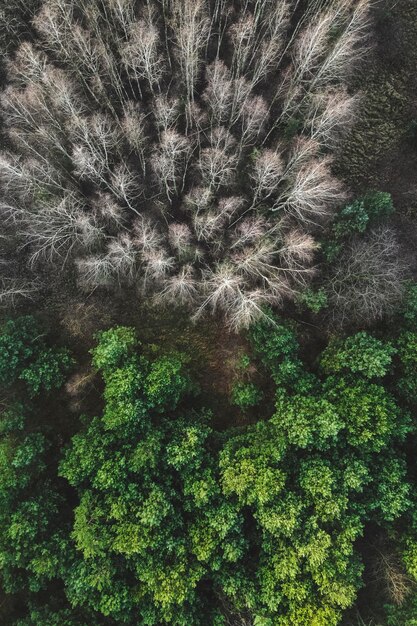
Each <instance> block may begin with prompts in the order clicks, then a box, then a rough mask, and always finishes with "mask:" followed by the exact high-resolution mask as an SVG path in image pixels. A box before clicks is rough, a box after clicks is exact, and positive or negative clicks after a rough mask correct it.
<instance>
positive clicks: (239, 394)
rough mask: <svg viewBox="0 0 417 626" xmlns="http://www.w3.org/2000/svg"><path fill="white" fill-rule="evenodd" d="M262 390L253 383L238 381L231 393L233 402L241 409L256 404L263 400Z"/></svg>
mask: <svg viewBox="0 0 417 626" xmlns="http://www.w3.org/2000/svg"><path fill="white" fill-rule="evenodd" d="M262 397H263V394H262V391H261V390H260V389H259V387H257V386H256V385H254V384H253V383H243V382H240V383H237V384H236V385H235V386H234V387H233V389H232V393H231V402H232V404H234V405H236V406H238V407H239V408H241V409H248V408H249V407H252V406H256V405H257V404H259V403H260V402H261V400H262Z"/></svg>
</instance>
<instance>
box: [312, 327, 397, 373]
mask: <svg viewBox="0 0 417 626" xmlns="http://www.w3.org/2000/svg"><path fill="white" fill-rule="evenodd" d="M395 353H396V349H395V348H394V347H393V346H392V344H391V343H389V342H383V341H380V340H378V339H376V338H375V337H372V336H371V335H369V334H368V333H366V332H360V333H357V334H356V335H352V336H351V337H348V338H347V339H345V340H343V339H333V340H332V341H330V343H329V345H328V347H327V348H326V350H324V352H323V353H322V355H321V359H320V363H321V366H322V368H323V370H324V371H325V372H326V373H327V374H335V373H339V372H345V373H347V372H352V373H353V374H362V375H363V376H365V377H366V378H375V377H381V376H385V374H386V373H387V371H388V370H389V368H390V366H391V362H392V356H393V355H394V354H395Z"/></svg>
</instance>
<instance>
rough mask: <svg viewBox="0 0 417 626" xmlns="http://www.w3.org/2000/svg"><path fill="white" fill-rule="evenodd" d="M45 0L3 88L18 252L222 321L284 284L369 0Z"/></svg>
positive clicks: (336, 194) (306, 232)
mask: <svg viewBox="0 0 417 626" xmlns="http://www.w3.org/2000/svg"><path fill="white" fill-rule="evenodd" d="M17 1H19V2H22V3H23V0H17ZM39 3H40V10H39V11H33V20H32V24H33V27H34V31H33V35H34V36H33V41H31V42H30V43H29V42H27V41H22V42H21V43H20V45H19V46H17V49H16V51H15V52H14V53H13V54H12V55H11V56H10V58H9V59H8V61H7V72H8V78H7V85H6V88H5V89H4V90H3V92H2V94H1V96H0V107H1V114H2V117H3V118H4V123H5V129H6V133H7V136H8V150H7V151H5V150H3V151H2V152H1V153H0V182H1V198H0V208H1V211H0V218H1V219H2V221H3V224H4V226H5V228H7V229H9V230H8V232H9V231H12V232H13V233H14V234H15V235H16V241H17V242H18V243H17V245H21V246H22V248H21V253H22V254H25V255H26V256H27V261H28V262H29V264H31V265H32V266H36V269H37V270H38V269H39V271H47V270H44V269H43V267H44V266H45V260H46V261H48V262H50V263H63V264H65V263H67V262H71V263H74V264H75V266H76V268H77V270H78V271H79V275H80V285H82V286H84V287H85V288H87V289H94V288H95V287H97V286H107V287H110V286H112V285H114V286H121V285H122V284H123V283H124V282H129V283H134V284H137V285H138V286H139V287H140V288H141V290H142V291H143V292H144V293H147V294H150V296H152V298H153V299H154V300H155V301H162V302H168V301H174V300H177V301H178V302H181V303H183V304H187V303H188V304H190V305H192V307H193V308H194V309H195V310H196V311H197V316H199V315H202V314H203V313H205V312H206V311H222V312H223V313H224V314H225V315H226V317H227V319H228V321H229V324H230V325H231V326H232V327H233V328H238V326H242V325H243V326H244V325H247V324H249V323H250V321H251V320H252V319H255V318H256V317H257V316H259V315H261V314H262V313H261V311H262V307H263V305H264V304H270V305H274V306H275V305H276V306H281V305H282V303H283V302H284V300H285V299H287V298H292V297H294V295H296V293H297V292H298V290H299V289H301V288H302V287H303V286H304V285H305V284H306V283H307V281H308V280H309V277H310V276H311V275H312V274H313V269H312V268H313V266H314V255H315V250H316V247H317V246H316V244H315V240H314V237H315V233H316V232H317V230H318V228H321V227H322V226H323V225H324V223H325V222H326V221H327V220H328V219H330V218H331V216H332V214H333V212H334V211H335V210H336V209H337V207H338V206H339V205H340V204H341V203H342V202H343V201H344V199H345V192H344V189H343V187H342V185H341V183H340V182H339V181H338V180H337V179H336V178H335V176H334V174H333V173H332V163H333V161H332V152H334V151H335V150H337V149H339V147H340V142H341V139H342V137H343V132H344V129H345V128H346V127H347V126H349V124H351V123H352V121H353V119H354V116H355V111H356V104H357V101H358V96H357V95H355V94H350V93H348V91H347V88H346V77H347V76H348V74H349V72H350V69H351V67H352V61H353V60H355V59H357V58H360V56H361V55H362V54H363V53H364V51H365V50H366V49H367V48H366V45H367V44H366V38H367V32H368V23H369V17H368V0H332V2H326V3H325V2H321V1H317V2H312V3H307V5H308V6H304V5H303V6H301V5H300V4H299V3H297V2H296V3H292V2H289V0H288V1H287V0H284V1H282V2H274V1H273V0H250V1H249V0H244V1H243V2H242V3H241V5H239V11H237V10H236V6H237V5H236V3H234V2H232V0H210V2H208V1H207V0H193V1H191V0H146V2H142V3H139V4H138V3H137V2H135V0H39ZM30 6H32V5H30ZM28 10H30V7H28ZM292 117H296V118H297V119H300V120H301V121H302V122H301V123H300V126H299V129H298V130H296V132H295V136H294V137H293V138H289V137H288V133H287V132H285V131H286V130H288V127H287V125H288V121H289V120H290V119H291V118H292ZM277 138H279V140H277ZM353 245H354V244H353V243H352V242H351V244H349V246H351V247H352V246H353ZM355 245H356V244H355ZM372 245H373V244H372ZM41 261H42V263H43V265H42V263H41ZM41 266H42V267H41ZM45 267H46V266H45ZM347 267H349V263H348V264H347ZM338 271H340V272H342V268H340V270H338ZM335 275H336V274H335ZM335 280H336V279H335ZM337 280H339V278H338V279H337ZM337 280H336V282H335V285H339V284H341V282H340V283H338V282H337ZM349 280H350V279H349ZM340 281H341V279H340ZM340 289H341V288H340ZM366 289H368V288H366ZM335 290H336V292H337V291H338V290H339V287H338V286H336V287H335ZM334 297H335V296H334Z"/></svg>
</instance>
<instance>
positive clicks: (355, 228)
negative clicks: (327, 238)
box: [333, 191, 394, 239]
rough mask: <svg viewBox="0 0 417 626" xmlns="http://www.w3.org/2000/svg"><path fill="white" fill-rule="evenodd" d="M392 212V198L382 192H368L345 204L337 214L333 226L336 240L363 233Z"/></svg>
mask: <svg viewBox="0 0 417 626" xmlns="http://www.w3.org/2000/svg"><path fill="white" fill-rule="evenodd" d="M393 212H394V206H393V204H392V198H391V195H390V194H389V193H386V192H383V191H375V192H370V193H368V194H366V195H365V196H363V197H362V198H359V199H358V200H354V201H353V202H352V203H351V204H347V205H346V206H345V207H343V209H342V210H341V211H340V213H339V214H338V216H337V218H336V220H335V224H334V226H333V236H334V237H335V238H336V239H341V238H343V237H348V236H350V235H353V234H356V233H364V232H365V230H366V229H367V227H368V225H369V224H371V223H372V222H375V221H376V220H378V219H381V218H384V217H388V216H389V215H391V214H392V213H393Z"/></svg>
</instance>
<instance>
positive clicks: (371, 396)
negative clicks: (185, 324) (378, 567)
mask: <svg viewBox="0 0 417 626" xmlns="http://www.w3.org/2000/svg"><path fill="white" fill-rule="evenodd" d="M398 328H399V330H398V331H397V332H395V333H393V334H392V336H391V338H390V341H387V340H383V339H381V338H379V337H377V336H375V335H371V334H368V333H365V332H359V333H357V334H355V335H352V336H348V337H346V338H341V337H335V338H334V339H331V340H330V342H329V344H328V346H327V347H326V348H325V350H324V351H322V353H321V354H320V355H319V357H318V359H317V363H316V365H315V366H314V368H310V367H307V366H306V365H305V363H304V362H303V360H302V358H301V356H300V349H299V343H298V339H297V334H296V328H295V327H293V326H291V325H288V324H283V323H282V322H280V321H279V320H276V319H273V318H271V317H270V314H267V318H265V320H264V321H261V322H258V323H257V324H256V325H255V326H253V327H252V328H251V331H250V341H251V344H252V349H253V353H252V356H251V357H250V358H251V359H252V360H254V363H256V362H258V369H259V371H262V372H263V377H264V379H265V378H266V377H271V379H272V380H273V381H274V385H275V408H274V412H273V414H272V416H271V417H269V418H267V419H266V420H261V421H258V422H256V423H254V424H253V425H248V426H246V427H244V428H240V429H229V430H227V431H224V432H222V433H220V432H217V431H216V430H215V429H213V426H212V415H211V412H210V411H208V410H207V409H204V407H203V406H202V404H201V400H200V394H199V390H198V386H197V385H196V384H195V383H193V381H192V378H191V376H190V372H189V371H188V365H187V363H188V358H187V357H186V356H185V354H180V353H176V352H168V353H167V352H160V351H159V350H158V349H157V347H155V346H153V347H148V346H146V345H144V346H142V345H140V343H139V341H138V339H137V336H136V333H135V331H134V330H133V329H132V328H128V327H116V328H113V329H110V330H107V331H104V332H102V333H100V334H99V336H98V337H97V346H96V347H95V348H94V349H93V350H92V362H93V367H94V368H95V369H96V370H97V371H98V372H99V373H100V375H101V376H102V377H103V380H104V391H103V399H104V409H103V412H102V413H101V415H96V416H95V417H87V416H85V417H84V418H83V426H82V428H81V430H79V432H77V433H76V434H75V435H74V436H73V438H72V441H71V444H70V445H69V447H68V448H67V450H66V451H65V452H64V453H63V454H62V453H61V454H59V452H58V449H57V447H56V442H55V443H54V438H53V436H52V437H51V433H50V432H49V429H48V427H47V426H45V425H43V424H42V420H41V419H40V417H39V416H38V413H39V411H40V410H41V407H42V404H38V403H37V401H36V396H38V395H39V394H46V393H48V392H49V391H50V390H51V389H52V388H56V387H59V386H60V385H61V384H62V381H63V376H64V373H65V371H66V370H67V368H68V362H69V357H68V355H67V353H66V352H65V351H63V350H62V349H55V348H50V347H49V346H48V347H47V346H46V344H45V338H43V337H42V335H39V329H38V328H37V327H36V323H35V322H34V320H33V318H27V317H26V318H25V317H24V318H17V319H16V320H15V321H13V322H8V323H7V324H6V325H5V326H4V329H3V332H2V335H1V336H0V342H1V344H2V345H3V346H4V347H5V349H4V355H3V357H2V358H3V359H4V366H3V369H2V371H4V372H5V373H6V371H7V368H6V364H7V363H10V368H9V370H8V376H7V377H6V376H5V375H3V377H2V384H3V388H4V389H5V390H6V389H9V391H8V400H7V402H6V408H5V410H4V412H3V414H2V419H1V432H2V434H1V437H2V439H1V449H2V452H1V458H2V472H1V485H0V492H1V494H2V502H3V504H2V515H1V520H0V523H1V537H2V543H1V546H0V565H1V575H2V580H3V587H4V589H5V590H6V591H7V592H8V593H16V592H17V591H19V590H20V591H22V592H23V593H24V594H25V595H26V596H27V598H28V602H29V603H30V606H29V605H28V611H29V612H28V616H27V617H26V618H24V616H22V619H21V620H20V621H18V622H17V624H18V626H22V625H23V624H25V625H26V623H34V624H43V623H46V621H45V622H42V620H43V619H44V620H50V622H48V623H57V624H58V623H63V624H64V623H68V624H80V623H84V622H83V621H82V620H87V622H86V623H89V624H90V623H97V624H100V623H101V620H103V619H104V620H106V619H110V622H109V623H114V624H131V625H132V626H133V624H135V625H136V624H144V625H145V624H146V625H148V626H151V625H155V626H157V625H160V624H176V625H177V626H188V625H189V624H196V625H197V624H201V625H203V624H204V625H205V624H208V623H209V624H216V625H218V626H220V625H226V624H234V623H239V621H238V620H241V622H242V623H248V624H251V623H253V624H256V625H262V626H312V625H313V624H314V626H332V625H334V626H336V625H337V624H340V621H341V618H342V616H343V612H344V610H345V609H347V608H349V607H350V606H351V605H352V604H353V603H354V601H355V599H356V595H357V592H358V590H359V589H360V587H361V585H362V576H363V568H364V565H363V560H362V555H361V549H360V547H359V546H360V544H359V543H358V540H359V539H360V538H361V537H363V536H364V533H365V531H366V528H367V527H369V526H370V525H372V527H373V528H374V529H378V531H375V530H374V533H375V534H376V535H378V533H380V534H382V533H388V534H389V535H390V536H391V537H393V538H394V539H393V540H394V541H396V542H397V546H396V550H397V555H398V557H397V558H398V559H400V555H401V553H403V558H404V561H403V565H400V566H399V567H400V572H401V571H403V570H404V568H407V571H408V576H409V577H410V578H413V577H415V576H417V574H416V568H415V560H416V557H415V554H416V553H417V549H416V545H417V540H416V538H415V537H416V535H415V533H414V530H413V528H414V526H413V523H414V522H413V523H409V522H407V520H408V519H414V517H415V516H416V513H415V511H416V510H417V509H415V504H414V494H413V489H414V481H413V472H412V471H411V472H410V470H409V469H408V467H407V446H408V445H413V446H414V445H415V443H413V444H411V441H413V442H414V438H415V427H414V422H413V411H414V410H415V400H414V397H415V396H413V395H412V392H411V393H410V385H413V384H414V380H415V375H416V372H417V359H416V358H415V356H414V358H413V355H415V354H416V350H415V349H414V350H413V346H415V344H416V342H417V332H416V330H417V329H416V326H415V288H414V287H412V288H411V289H410V292H409V298H408V301H407V304H406V310H405V313H404V314H403V315H402V316H401V319H399V321H398ZM45 350H47V351H48V352H47V353H48V354H49V355H51V356H52V357H53V358H52V361H51V362H52V363H53V368H52V369H53V375H48V376H47V377H46V382H45V381H44V379H42V384H36V385H33V384H32V382H31V381H32V376H28V375H22V372H25V371H26V370H27V369H29V370H30V368H31V366H30V363H35V364H36V363H38V361H39V360H40V361H41V362H43V361H42V355H44V353H45ZM246 361H247V357H246ZM32 367H33V366H32ZM39 370H42V368H39V367H38V366H35V367H33V371H34V372H38V371H39ZM22 380H23V381H25V383H26V384H28V387H27V391H25V389H26V387H24V388H23V389H22V388H21V387H20V385H22V383H21V382H20V381H22ZM28 381H29V382H28ZM13 389H14V390H15V391H14V392H13ZM18 389H20V391H19V394H20V397H22V394H23V395H25V394H26V401H25V405H22V404H21V403H20V404H19V403H16V400H15V399H14V395H15V394H16V393H17V390H18ZM232 402H234V403H235V404H237V405H238V406H241V407H242V409H243V410H246V409H247V408H248V407H252V410H256V409H254V408H253V407H254V406H255V407H256V406H258V405H259V403H261V402H262V392H261V390H260V389H258V388H257V386H255V385H254V384H253V383H249V382H246V383H239V384H237V385H236V387H235V389H234V391H233V394H232ZM407 442H408V443H407ZM46 453H48V455H49V461H48V460H47V457H46V456H45V454H46ZM59 456H60V457H61V458H60V460H59ZM57 463H59V466H58V465H57ZM63 479H65V481H64V482H63ZM74 505H75V506H74ZM71 507H74V517H73V520H72V521H71V516H69V515H68V513H66V511H69V509H70V508H71ZM404 524H405V525H407V524H408V530H407V533H405V534H400V535H398V536H397V533H398V530H399V529H400V528H401V526H402V525H404ZM396 537H397V538H396ZM395 538H396V539H395ZM401 568H402V569H401ZM404 571H405V570H404ZM404 576H405V574H404ZM58 581H60V584H61V585H63V589H64V594H62V591H61V590H60V591H58V588H57V590H56V591H55V592H53V593H52V598H53V602H52V605H51V606H49V605H48V606H45V605H44V604H42V603H41V604H40V603H39V599H37V595H36V593H37V592H38V591H40V590H47V589H51V585H56V584H57V582H58ZM410 584H411V583H410ZM405 597H406V600H407V603H408V604H410V602H411V600H410V598H412V596H410V595H409V593H407V594H405ZM388 600H389V598H388ZM407 603H404V602H403V603H402V608H401V611H403V612H404V611H409V610H410V609H409V607H408V604H407ZM55 605H56V606H55ZM394 608H395V603H393V604H392V607H391V608H390V609H389V610H390V612H391V615H394V616H395V615H396V614H397V615H398V611H399V609H395V611H396V613H395V611H394ZM393 611H394V613H393ZM49 613H50V617H49ZM42 615H43V616H44V617H42ZM45 616H48V617H45ZM22 620H23V621H22ZM25 620H26V621H25ZM27 620H29V621H27ZM30 620H32V622H31V621H30ZM53 620H55V621H53ZM59 620H62V621H61V622H60V621H59ZM94 620H95V621H94ZM245 620H246V621H245ZM103 623H104V622H103Z"/></svg>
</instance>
